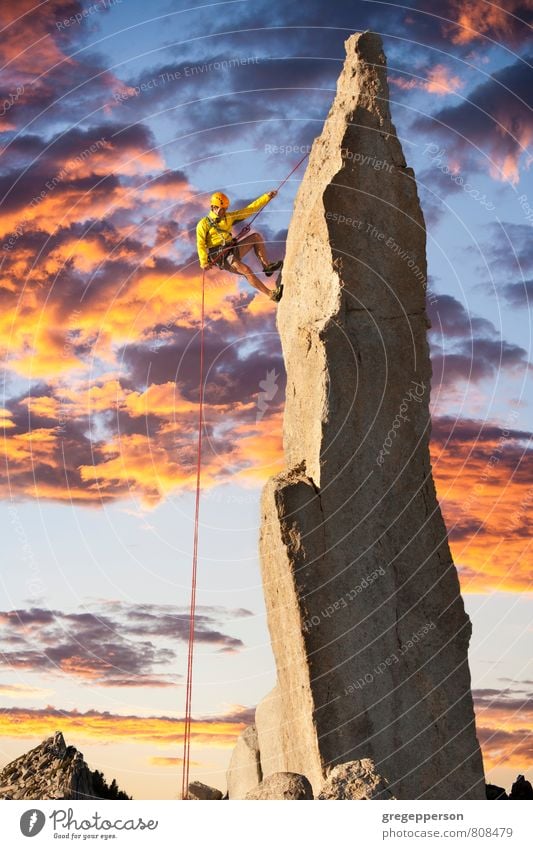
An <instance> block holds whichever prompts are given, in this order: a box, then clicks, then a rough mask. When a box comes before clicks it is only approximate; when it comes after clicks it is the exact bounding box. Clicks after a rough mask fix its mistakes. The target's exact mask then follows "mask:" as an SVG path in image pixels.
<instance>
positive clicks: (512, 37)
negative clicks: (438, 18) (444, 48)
mask: <svg viewBox="0 0 533 849" xmlns="http://www.w3.org/2000/svg"><path fill="white" fill-rule="evenodd" d="M442 5H443V6H444V7H445V9H444V10H443V12H444V11H445V14H446V16H447V17H448V18H449V19H451V20H452V21H453V23H452V22H451V21H443V22H442V29H443V32H444V33H445V34H446V35H447V36H449V37H450V39H451V41H452V44H457V45H465V44H470V43H471V42H473V41H484V40H486V39H491V40H493V39H494V40H497V41H499V42H504V43H506V44H509V45H513V46H515V47H518V46H519V45H520V44H522V42H524V41H525V40H526V39H527V32H528V29H529V25H531V23H532V22H533V20H532V14H531V13H532V11H533V7H532V5H531V2H530V0H505V4H501V5H500V4H498V3H487V2H485V0H470V2H469V3H468V4H465V3H462V2H461V0H448V2H447V3H444V4H442Z"/></svg>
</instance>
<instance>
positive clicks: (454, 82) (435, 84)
mask: <svg viewBox="0 0 533 849" xmlns="http://www.w3.org/2000/svg"><path fill="white" fill-rule="evenodd" d="M403 73H404V74H405V76H400V77H398V76H396V75H395V74H389V76H388V80H389V83H392V85H393V86H397V87H398V88H400V89H403V90H404V91H411V90H412V89H414V88H419V89H422V90H423V91H427V92H428V93H429V94H436V95H440V96H441V97H442V96H445V95H447V94H453V93H454V92H456V91H457V90H458V89H460V88H462V87H463V86H464V82H463V80H462V79H461V77H459V76H457V75H456V74H454V73H453V71H452V70H451V68H449V67H447V66H446V65H443V64H442V63H438V64H437V65H434V66H433V67H432V68H428V69H427V70H426V71H425V73H423V72H419V73H416V74H414V73H413V71H412V70H411V71H408V70H407V69H406V70H405V71H404V72H403Z"/></svg>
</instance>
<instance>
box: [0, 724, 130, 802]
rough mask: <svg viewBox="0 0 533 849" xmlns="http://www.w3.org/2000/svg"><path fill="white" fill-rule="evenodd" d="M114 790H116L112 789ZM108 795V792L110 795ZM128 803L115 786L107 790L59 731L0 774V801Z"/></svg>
mask: <svg viewBox="0 0 533 849" xmlns="http://www.w3.org/2000/svg"><path fill="white" fill-rule="evenodd" d="M115 788H116V789H115ZM110 791H111V792H110ZM102 798H114V799H127V798H128V796H126V795H125V794H124V793H121V792H120V791H118V788H117V787H116V782H113V783H112V785H111V788H110V787H108V786H107V784H106V782H105V780H104V778H103V776H102V774H101V773H99V772H93V771H91V770H90V769H89V767H88V766H87V764H86V763H85V761H84V759H83V755H82V753H81V752H79V751H78V750H77V749H75V748H74V746H67V745H66V744H65V740H64V738H63V735H62V733H61V732H60V731H57V732H56V733H55V734H54V735H53V737H48V739H47V740H43V742H42V743H41V744H40V745H39V746H36V747H35V749H31V750H30V751H29V752H26V754H24V755H21V757H20V758H17V759H16V760H14V761H11V763H9V764H8V765H7V766H5V767H4V769H3V770H2V771H1V772H0V799H102Z"/></svg>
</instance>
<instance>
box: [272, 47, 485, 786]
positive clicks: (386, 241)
mask: <svg viewBox="0 0 533 849" xmlns="http://www.w3.org/2000/svg"><path fill="white" fill-rule="evenodd" d="M346 50H347V58H346V62H345V65H344V68H343V71H342V73H341V75H340V78H339V81H338V85H337V94H336V97H335V100H334V103H333V105H332V107H331V110H330V113H329V115H328V117H327V120H326V122H325V125H324V128H323V131H322V134H321V135H320V137H319V138H317V139H316V140H315V142H314V144H313V147H312V150H311V154H310V158H309V163H308V166H307V170H306V172H305V175H304V177H303V180H302V184H301V186H300V189H299V191H298V194H297V197H296V200H295V208H294V214H293V216H292V219H291V223H290V227H289V232H288V238H287V251H286V256H285V263H284V268H283V280H284V285H285V290H284V295H283V298H282V300H281V301H280V303H279V306H278V309H277V325H278V330H279V335H280V339H281V345H282V350H283V356H284V361H285V366H286V372H287V390H286V401H285V414H284V426H283V443H284V455H285V469H284V470H283V471H282V473H281V474H279V475H277V476H276V477H274V478H271V479H270V480H269V481H268V483H267V484H266V486H265V488H264V491H263V495H262V502H261V535H260V556H261V569H262V580H263V587H264V594H265V602H266V609H267V618H268V626H269V630H270V637H271V643H272V648H273V652H274V657H275V661H276V667H277V679H278V688H279V691H278V692H279V704H280V707H279V708H278V707H276V711H275V713H276V717H277V718H275V719H274V720H273V723H272V727H275V726H276V723H277V725H278V727H281V732H278V742H277V743H275V744H274V743H272V744H271V751H273V752H274V753H275V755H274V757H273V761H272V762H273V763H283V765H284V770H286V771H289V772H295V773H299V774H301V775H306V776H307V777H308V778H309V780H310V781H311V783H312V785H313V789H314V792H315V795H316V794H318V792H319V791H320V790H321V788H322V784H323V780H324V775H325V774H326V772H327V770H328V769H329V768H330V767H332V766H334V765H336V764H339V763H343V762H346V761H349V760H361V759H364V758H372V759H373V760H374V761H375V763H376V764H379V769H380V772H381V773H382V774H383V775H386V776H387V778H388V780H389V782H390V788H391V792H392V793H393V794H394V796H396V797H397V798H398V799H418V798H420V799H424V800H430V799H484V798H485V780H484V774H483V765H482V760H481V754H480V749H479V744H478V741H477V738H476V730H475V723H474V711H473V704H472V695H471V681H470V673H469V668H468V644H469V640H470V634H471V624H470V620H469V618H468V616H467V614H466V612H465V609H464V604H463V600H462V598H461V592H460V587H459V580H458V576H457V570H456V568H455V565H454V562H453V559H452V556H451V553H450V549H449V545H448V538H447V531H446V527H445V524H444V521H443V518H442V515H441V511H440V508H439V504H438V501H437V496H436V492H435V486H434V483H433V478H432V474H431V464H430V456H429V433H430V426H431V422H430V416H429V394H430V382H431V366H430V360H429V349H428V343H427V339H426V330H427V326H428V320H427V316H426V308H425V299H426V283H427V267H426V253H425V248H426V231H425V225H424V218H423V215H422V210H421V208H420V203H419V199H418V193H417V186H416V181H415V177H414V173H413V170H412V169H411V168H410V167H409V166H408V165H407V163H406V161H405V157H404V154H403V151H402V147H401V144H400V142H399V140H398V138H397V135H396V130H395V127H394V125H393V123H392V120H391V115H390V108H389V93H388V85H387V71H386V59H385V55H384V53H383V46H382V42H381V39H380V37H379V36H378V35H376V34H375V33H370V32H364V33H356V34H355V35H352V36H351V37H350V38H349V39H348V41H347V42H346ZM259 725H260V726H261V723H259ZM261 738H262V731H261V730H260V748H262V743H261ZM279 749H281V752H279ZM262 756H263V752H262ZM266 760H267V756H266V754H265V764H264V767H263V768H264V769H268V767H267V766H266Z"/></svg>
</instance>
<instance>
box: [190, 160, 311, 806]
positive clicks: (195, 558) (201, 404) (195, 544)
mask: <svg viewBox="0 0 533 849" xmlns="http://www.w3.org/2000/svg"><path fill="white" fill-rule="evenodd" d="M308 156H309V153H306V154H305V156H302V158H301V159H300V161H299V162H298V163H297V164H296V165H295V166H294V168H293V169H292V171H290V173H289V174H287V176H286V177H285V179H284V180H282V181H281V183H280V184H279V186H278V187H277V189H276V192H279V190H280V189H281V188H282V187H283V186H284V185H285V183H286V182H287V180H289V179H290V177H292V175H293V174H294V172H295V171H296V170H297V169H298V168H299V167H300V165H301V164H302V162H303V161H304V159H306V158H307V157H308ZM265 205H266V204H265ZM263 209H264V207H263V208H262V209H260V210H259V211H258V212H256V214H255V215H254V216H253V218H252V219H251V221H250V223H249V224H248V225H247V226H246V227H244V228H243V229H242V230H241V231H240V233H239V234H238V235H237V241H238V240H239V238H242V236H243V235H244V234H245V233H247V232H249V230H250V228H251V226H252V224H253V222H254V221H255V220H256V218H257V217H258V216H259V215H260V214H261V212H262V211H263ZM230 249H231V248H227V249H226V250H230ZM204 325H205V269H204V272H203V274H202V308H201V319H200V401H199V411H198V454H197V465H196V501H195V509H194V540H193V555H192V579H191V600H190V605H189V642H188V649H187V684H186V691H185V720H184V727H183V766H182V775H181V798H182V799H188V798H189V768H190V755H191V718H192V683H193V660H194V628H195V618H196V585H197V577H198V530H199V520H200V490H201V471H202V435H203V434H202V431H203V427H204Z"/></svg>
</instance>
